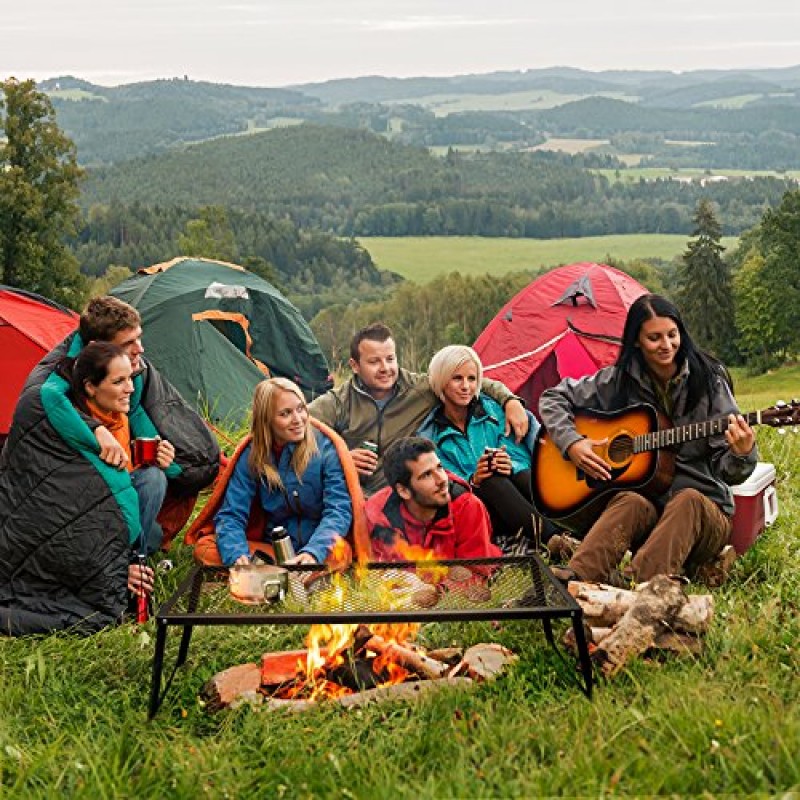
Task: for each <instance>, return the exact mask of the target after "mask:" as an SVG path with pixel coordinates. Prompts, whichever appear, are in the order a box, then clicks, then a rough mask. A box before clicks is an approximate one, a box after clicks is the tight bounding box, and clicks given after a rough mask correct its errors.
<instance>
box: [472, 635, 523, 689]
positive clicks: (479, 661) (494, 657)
mask: <svg viewBox="0 0 800 800" xmlns="http://www.w3.org/2000/svg"><path fill="white" fill-rule="evenodd" d="M516 660H517V656H516V655H515V654H514V653H512V652H511V650H509V649H508V648H507V647H503V645H501V644H495V643H491V642H489V643H486V642H484V643H481V644H476V645H474V646H473V647H470V648H469V649H468V650H467V652H466V653H464V658H463V663H464V664H465V665H466V673H467V675H468V676H469V677H470V678H473V679H474V680H476V681H488V680H491V679H492V678H496V677H497V676H498V675H500V674H501V673H502V672H503V671H504V670H505V668H506V667H507V666H508V665H509V664H513V663H514V662H515V661H516Z"/></svg>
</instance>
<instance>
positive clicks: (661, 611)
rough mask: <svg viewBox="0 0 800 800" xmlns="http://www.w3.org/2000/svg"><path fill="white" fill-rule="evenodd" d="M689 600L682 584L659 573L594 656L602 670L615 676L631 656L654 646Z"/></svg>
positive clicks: (637, 593) (637, 597)
mask: <svg viewBox="0 0 800 800" xmlns="http://www.w3.org/2000/svg"><path fill="white" fill-rule="evenodd" d="M687 599H688V598H687V597H686V593H685V592H684V591H683V587H682V586H681V584H680V583H678V582H677V581H675V580H672V579H671V578H668V577H667V576H666V575H658V576H656V577H655V578H653V580H651V581H649V582H648V584H647V586H645V587H644V588H643V589H642V590H641V591H639V592H636V598H635V600H634V603H633V605H632V606H631V607H630V608H629V609H628V610H627V611H626V612H625V615H624V616H623V617H622V619H621V620H620V621H619V622H618V623H617V624H616V625H615V626H614V629H613V630H612V631H611V633H609V634H608V636H606V637H605V638H604V639H603V641H602V642H601V643H600V645H599V646H598V647H597V649H596V650H595V652H594V653H593V655H592V657H593V658H594V659H595V660H596V661H597V662H599V663H600V665H601V669H602V671H603V673H604V674H605V675H606V676H612V675H615V674H616V673H617V672H619V671H620V670H621V669H622V668H623V667H624V666H625V664H627V663H628V661H629V660H630V659H631V658H634V657H635V656H638V655H641V654H642V653H644V652H645V651H647V650H649V649H650V648H651V647H654V646H655V642H656V639H657V637H658V636H659V635H660V634H662V633H665V632H666V631H668V630H670V629H671V628H672V627H673V625H674V621H675V617H676V615H677V614H678V612H679V611H680V609H681V607H682V606H683V605H685V603H686V602H687Z"/></svg>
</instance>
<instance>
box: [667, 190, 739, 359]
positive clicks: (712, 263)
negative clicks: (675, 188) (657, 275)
mask: <svg viewBox="0 0 800 800" xmlns="http://www.w3.org/2000/svg"><path fill="white" fill-rule="evenodd" d="M694 223H695V228H694V231H693V233H692V236H693V237H694V238H692V239H691V240H690V241H689V244H688V246H687V249H686V252H685V253H684V254H683V256H682V257H681V260H680V263H679V264H678V274H677V279H678V291H677V293H676V300H677V301H678V305H679V307H680V309H681V313H682V315H683V318H684V321H685V323H686V327H687V328H688V329H689V331H690V332H691V334H692V338H693V339H694V340H695V343H696V344H697V345H698V346H699V347H701V348H702V349H704V350H707V351H708V352H710V353H713V354H714V355H716V356H717V357H719V358H722V359H729V358H731V357H732V356H734V354H735V349H734V348H735V337H734V316H733V286H732V280H731V272H730V268H729V267H728V265H727V264H726V263H725V261H724V259H723V258H722V251H723V250H724V249H725V248H724V247H723V246H722V244H721V243H720V239H721V238H722V228H721V226H720V223H719V220H718V219H717V217H716V214H715V213H714V207H713V205H712V203H711V201H710V200H706V199H703V200H701V201H700V202H699V203H698V204H697V209H696V211H695V216H694Z"/></svg>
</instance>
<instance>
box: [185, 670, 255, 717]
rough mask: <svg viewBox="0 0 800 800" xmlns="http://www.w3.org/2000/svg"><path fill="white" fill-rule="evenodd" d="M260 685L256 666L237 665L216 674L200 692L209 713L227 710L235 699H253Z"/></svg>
mask: <svg viewBox="0 0 800 800" xmlns="http://www.w3.org/2000/svg"><path fill="white" fill-rule="evenodd" d="M260 685H261V668H260V667H259V666H258V664H254V663H248V664H237V665H236V666H235V667H228V669H225V670H223V671H222V672H218V673H217V674H216V675H215V676H214V677H213V678H211V679H210V680H209V681H208V682H207V683H206V684H205V686H204V687H203V688H202V690H201V691H200V695H201V697H202V698H203V699H204V700H205V701H206V708H207V709H208V710H209V711H219V710H221V709H223V708H228V706H230V705H231V703H233V702H234V701H235V700H236V699H237V698H240V697H242V696H243V695H244V696H247V697H253V698H255V695H256V694H257V693H258V687H259V686H260Z"/></svg>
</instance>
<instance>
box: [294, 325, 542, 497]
mask: <svg viewBox="0 0 800 800" xmlns="http://www.w3.org/2000/svg"><path fill="white" fill-rule="evenodd" d="M350 368H351V369H352V370H353V377H352V378H350V379H349V380H347V381H345V382H344V383H343V384H342V385H341V386H338V387H337V388H335V389H331V390H330V391H328V392H326V393H325V394H323V395H321V396H320V397H318V398H316V400H314V401H313V402H312V403H311V405H310V406H309V407H308V410H309V412H310V413H311V415H312V416H314V417H316V418H317V419H319V420H321V421H322V422H324V423H326V424H327V425H330V426H331V427H332V428H333V429H334V430H335V431H336V432H337V433H338V434H339V435H340V436H341V437H342V438H343V439H344V440H345V442H346V443H347V446H348V448H349V449H350V454H351V455H352V457H353V462H354V463H355V465H356V469H357V470H358V473H359V476H360V478H361V486H362V488H363V490H364V493H365V494H366V495H367V496H369V495H372V494H374V493H375V492H376V491H378V489H381V488H383V487H384V486H386V479H385V478H384V475H383V458H382V455H383V453H384V452H385V451H386V448H387V447H389V445H391V444H392V443H393V442H395V441H397V440H398V439H401V438H404V437H406V436H413V435H414V434H415V433H416V431H417V429H418V428H419V426H420V425H421V424H422V421H423V420H424V419H425V417H426V416H427V414H428V413H429V412H430V410H431V409H432V408H433V407H434V406H435V405H437V404H438V402H439V398H438V397H437V396H436V395H435V394H434V393H433V391H432V390H431V387H430V384H429V383H428V376H427V375H426V374H421V373H415V372H409V371H408V370H406V369H401V368H400V367H399V366H398V364H397V354H396V349H395V342H394V334H393V333H392V331H391V329H390V328H388V327H387V326H386V325H383V324H382V323H379V322H375V323H372V324H371V325H368V326H367V327H366V328H362V329H361V330H360V331H358V332H357V333H356V334H355V336H354V337H353V339H352V341H351V342H350ZM481 391H482V392H485V393H486V394H488V395H489V397H491V398H493V399H494V400H496V401H497V402H498V403H500V405H502V406H503V408H504V409H505V412H506V419H507V425H508V427H509V429H512V428H513V430H514V433H515V435H516V437H517V439H518V440H521V439H522V437H524V436H525V434H526V433H527V432H528V416H527V414H526V413H525V407H524V406H523V404H522V402H521V401H520V399H519V398H518V397H515V396H514V395H513V394H512V393H511V392H510V391H509V390H508V389H507V388H506V387H505V386H504V385H503V384H502V383H499V382H498V381H490V380H486V379H484V380H483V383H482V385H481ZM506 433H508V431H506ZM365 442H366V443H367V445H368V446H367V447H364V446H363V445H364V443H365ZM370 445H374V447H371V446H370Z"/></svg>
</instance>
